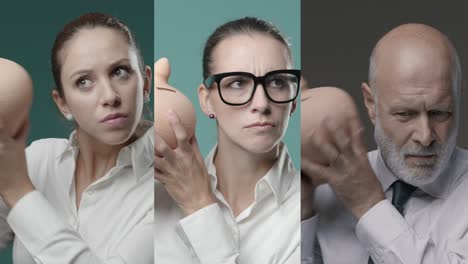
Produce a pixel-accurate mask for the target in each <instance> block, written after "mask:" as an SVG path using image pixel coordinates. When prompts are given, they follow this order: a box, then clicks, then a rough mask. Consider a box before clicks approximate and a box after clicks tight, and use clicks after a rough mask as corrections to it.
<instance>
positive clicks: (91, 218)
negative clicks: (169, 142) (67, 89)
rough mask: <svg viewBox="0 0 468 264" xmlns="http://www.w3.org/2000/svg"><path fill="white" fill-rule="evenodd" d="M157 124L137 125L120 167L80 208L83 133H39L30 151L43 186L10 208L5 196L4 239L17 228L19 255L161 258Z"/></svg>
mask: <svg viewBox="0 0 468 264" xmlns="http://www.w3.org/2000/svg"><path fill="white" fill-rule="evenodd" d="M152 127H153V125H152V124H149V123H146V122H145V123H144V124H140V125H139V126H138V128H137V136H138V135H139V138H138V139H137V140H136V141H134V142H133V143H131V144H130V145H128V146H126V147H124V148H122V150H121V151H120V153H119V155H118V159H117V164H116V166H115V167H113V168H112V169H111V170H110V171H109V172H108V173H107V174H106V175H105V176H103V177H102V178H100V179H98V180H97V181H95V182H93V183H92V184H91V185H90V186H88V187H87V188H86V189H85V190H84V192H83V194H82V197H81V201H80V206H79V208H77V206H76V195H75V184H74V182H75V180H74V178H75V177H74V171H75V161H76V157H77V154H78V151H79V149H78V145H77V141H76V133H75V132H73V133H72V134H71V135H70V138H69V140H66V139H41V140H37V141H34V142H33V143H32V144H31V145H30V146H29V147H28V148H27V149H26V159H27V165H28V173H29V176H30V178H31V181H32V183H33V184H34V186H35V187H36V189H37V190H36V191H33V192H30V193H28V194H26V195H25V196H24V197H23V198H21V199H20V200H19V201H18V202H17V203H16V205H15V206H14V207H13V208H12V209H11V210H8V209H6V207H5V204H4V203H3V201H1V200H0V246H5V245H6V244H7V243H8V242H9V240H10V239H11V238H12V237H11V235H12V234H13V233H14V234H15V240H14V244H13V262H14V263H19V264H33V263H40V264H42V263H43V264H49V263H57V264H66V263H74V264H91V263H96V264H97V263H106V264H110V263H112V264H124V263H125V264H127V263H128V264H152V263H154V255H153V254H154V252H153V248H154V247H153V240H154V237H153V233H152V230H153V225H154V218H153V217H154V212H153V209H154V208H153V206H154V201H153V195H154V194H153V175H154V159H153V143H154V132H153V129H152ZM7 214H8V215H7ZM6 221H7V223H8V224H7V223H6Z"/></svg>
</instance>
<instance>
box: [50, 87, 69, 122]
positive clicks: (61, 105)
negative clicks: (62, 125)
mask: <svg viewBox="0 0 468 264" xmlns="http://www.w3.org/2000/svg"><path fill="white" fill-rule="evenodd" d="M52 99H54V102H55V104H56V105H57V107H58V109H59V110H60V112H61V113H62V115H63V116H64V117H65V116H66V115H67V114H70V109H69V108H68V105H67V102H66V101H65V98H64V97H62V96H60V94H59V92H58V91H57V90H56V89H53V90H52Z"/></svg>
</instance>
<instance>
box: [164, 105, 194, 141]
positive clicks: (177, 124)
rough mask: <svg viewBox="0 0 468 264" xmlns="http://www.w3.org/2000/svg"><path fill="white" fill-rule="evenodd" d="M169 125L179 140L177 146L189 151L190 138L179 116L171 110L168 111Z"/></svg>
mask: <svg viewBox="0 0 468 264" xmlns="http://www.w3.org/2000/svg"><path fill="white" fill-rule="evenodd" d="M168 117H169V118H168V119H169V124H170V125H171V127H172V130H173V131H174V134H175V137H176V139H177V146H178V147H181V148H183V149H187V148H188V147H189V145H190V142H189V138H188V134H187V131H186V130H185V127H184V126H183V125H182V122H181V121H180V118H179V116H178V115H177V114H176V113H175V112H174V111H173V110H172V109H170V110H169V111H168Z"/></svg>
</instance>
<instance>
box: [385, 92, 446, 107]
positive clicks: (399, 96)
mask: <svg viewBox="0 0 468 264" xmlns="http://www.w3.org/2000/svg"><path fill="white" fill-rule="evenodd" d="M378 102H379V103H382V104H384V105H388V106H391V107H397V108H411V107H418V106H419V105H424V106H425V107H431V108H448V107H452V106H453V104H454V97H453V92H452V90H451V89H428V88H418V87H414V88H408V89H401V90H398V89H394V90H393V92H392V93H387V94H381V95H380V96H379V100H378Z"/></svg>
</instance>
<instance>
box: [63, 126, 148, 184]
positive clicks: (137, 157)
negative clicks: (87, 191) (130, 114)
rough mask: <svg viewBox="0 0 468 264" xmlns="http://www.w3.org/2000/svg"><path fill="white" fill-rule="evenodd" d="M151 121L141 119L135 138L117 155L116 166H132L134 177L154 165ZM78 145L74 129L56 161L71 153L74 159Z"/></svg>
mask: <svg viewBox="0 0 468 264" xmlns="http://www.w3.org/2000/svg"><path fill="white" fill-rule="evenodd" d="M151 127H153V123H152V122H151V121H146V120H143V121H141V122H140V123H139V124H138V125H137V128H136V129H135V135H136V137H137V140H135V141H133V142H132V143H131V144H129V145H127V146H125V147H123V148H122V149H121V150H120V152H119V155H118V157H117V163H116V167H117V166H127V165H130V166H132V169H133V174H134V176H135V179H136V180H138V179H140V178H141V177H142V176H143V175H145V174H146V173H147V172H148V169H149V168H150V167H151V166H154V158H153V156H154V150H153V149H154V129H151ZM78 150H79V146H78V140H77V138H76V130H74V131H73V132H72V133H71V134H70V136H69V138H68V143H67V146H66V147H65V149H64V150H63V151H62V152H61V153H60V154H59V155H58V157H57V159H58V161H63V160H64V159H65V158H66V157H69V155H73V158H74V159H75V160H76V155H77V154H78Z"/></svg>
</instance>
